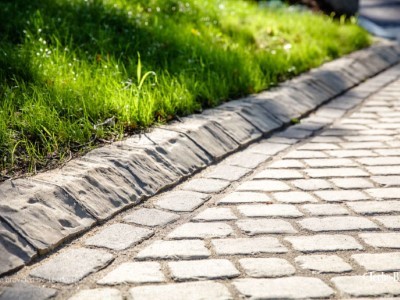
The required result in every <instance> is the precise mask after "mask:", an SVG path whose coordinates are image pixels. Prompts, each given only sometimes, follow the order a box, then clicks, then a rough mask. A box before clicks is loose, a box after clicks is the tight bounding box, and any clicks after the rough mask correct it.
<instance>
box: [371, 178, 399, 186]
mask: <svg viewBox="0 0 400 300" xmlns="http://www.w3.org/2000/svg"><path fill="white" fill-rule="evenodd" d="M371 180H372V181H375V182H376V183H378V184H380V185H383V186H386V187H392V186H400V176H372V177H371Z"/></svg>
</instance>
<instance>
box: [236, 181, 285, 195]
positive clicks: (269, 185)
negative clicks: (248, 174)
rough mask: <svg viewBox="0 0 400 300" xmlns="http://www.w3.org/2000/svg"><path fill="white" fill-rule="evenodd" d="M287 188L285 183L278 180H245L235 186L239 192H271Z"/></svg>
mask: <svg viewBox="0 0 400 300" xmlns="http://www.w3.org/2000/svg"><path fill="white" fill-rule="evenodd" d="M288 190H290V187H289V186H288V185H287V184H286V183H284V182H282V181H278V180H252V181H246V182H244V183H242V184H241V185H239V186H238V188H237V191H240V192H273V191H288Z"/></svg>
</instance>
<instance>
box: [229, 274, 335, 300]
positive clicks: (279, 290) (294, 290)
mask: <svg viewBox="0 0 400 300" xmlns="http://www.w3.org/2000/svg"><path fill="white" fill-rule="evenodd" d="M233 285H234V286H235V287H236V289H237V290H238V291H239V293H240V294H242V295H243V296H244V297H246V298H250V299H310V298H316V299H321V298H328V297H330V296H332V295H333V294H334V293H335V292H334V291H333V290H332V289H331V288H330V287H329V286H327V285H326V284H325V283H324V282H323V281H322V280H321V279H318V278H311V277H286V278H274V279H247V278H245V279H237V280H235V281H234V282H233Z"/></svg>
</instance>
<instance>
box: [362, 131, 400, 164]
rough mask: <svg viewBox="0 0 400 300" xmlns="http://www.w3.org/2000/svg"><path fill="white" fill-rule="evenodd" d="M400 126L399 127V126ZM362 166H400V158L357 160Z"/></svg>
mask: <svg viewBox="0 0 400 300" xmlns="http://www.w3.org/2000/svg"><path fill="white" fill-rule="evenodd" d="M397 126H399V125H397ZM357 161H358V162H359V163H360V164H363V165H365V166H386V165H387V166H393V165H400V157H396V156H392V157H367V158H360V159H357Z"/></svg>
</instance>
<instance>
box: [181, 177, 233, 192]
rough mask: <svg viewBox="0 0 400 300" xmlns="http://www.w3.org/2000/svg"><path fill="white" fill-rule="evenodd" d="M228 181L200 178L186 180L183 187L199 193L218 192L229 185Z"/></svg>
mask: <svg viewBox="0 0 400 300" xmlns="http://www.w3.org/2000/svg"><path fill="white" fill-rule="evenodd" d="M229 184H230V182H229V181H226V180H219V179H209V178H200V179H192V180H190V181H189V182H187V183H186V184H185V185H184V186H183V189H184V190H186V191H193V192H199V193H219V192H222V191H223V190H224V189H226V188H227V187H228V186H229Z"/></svg>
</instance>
